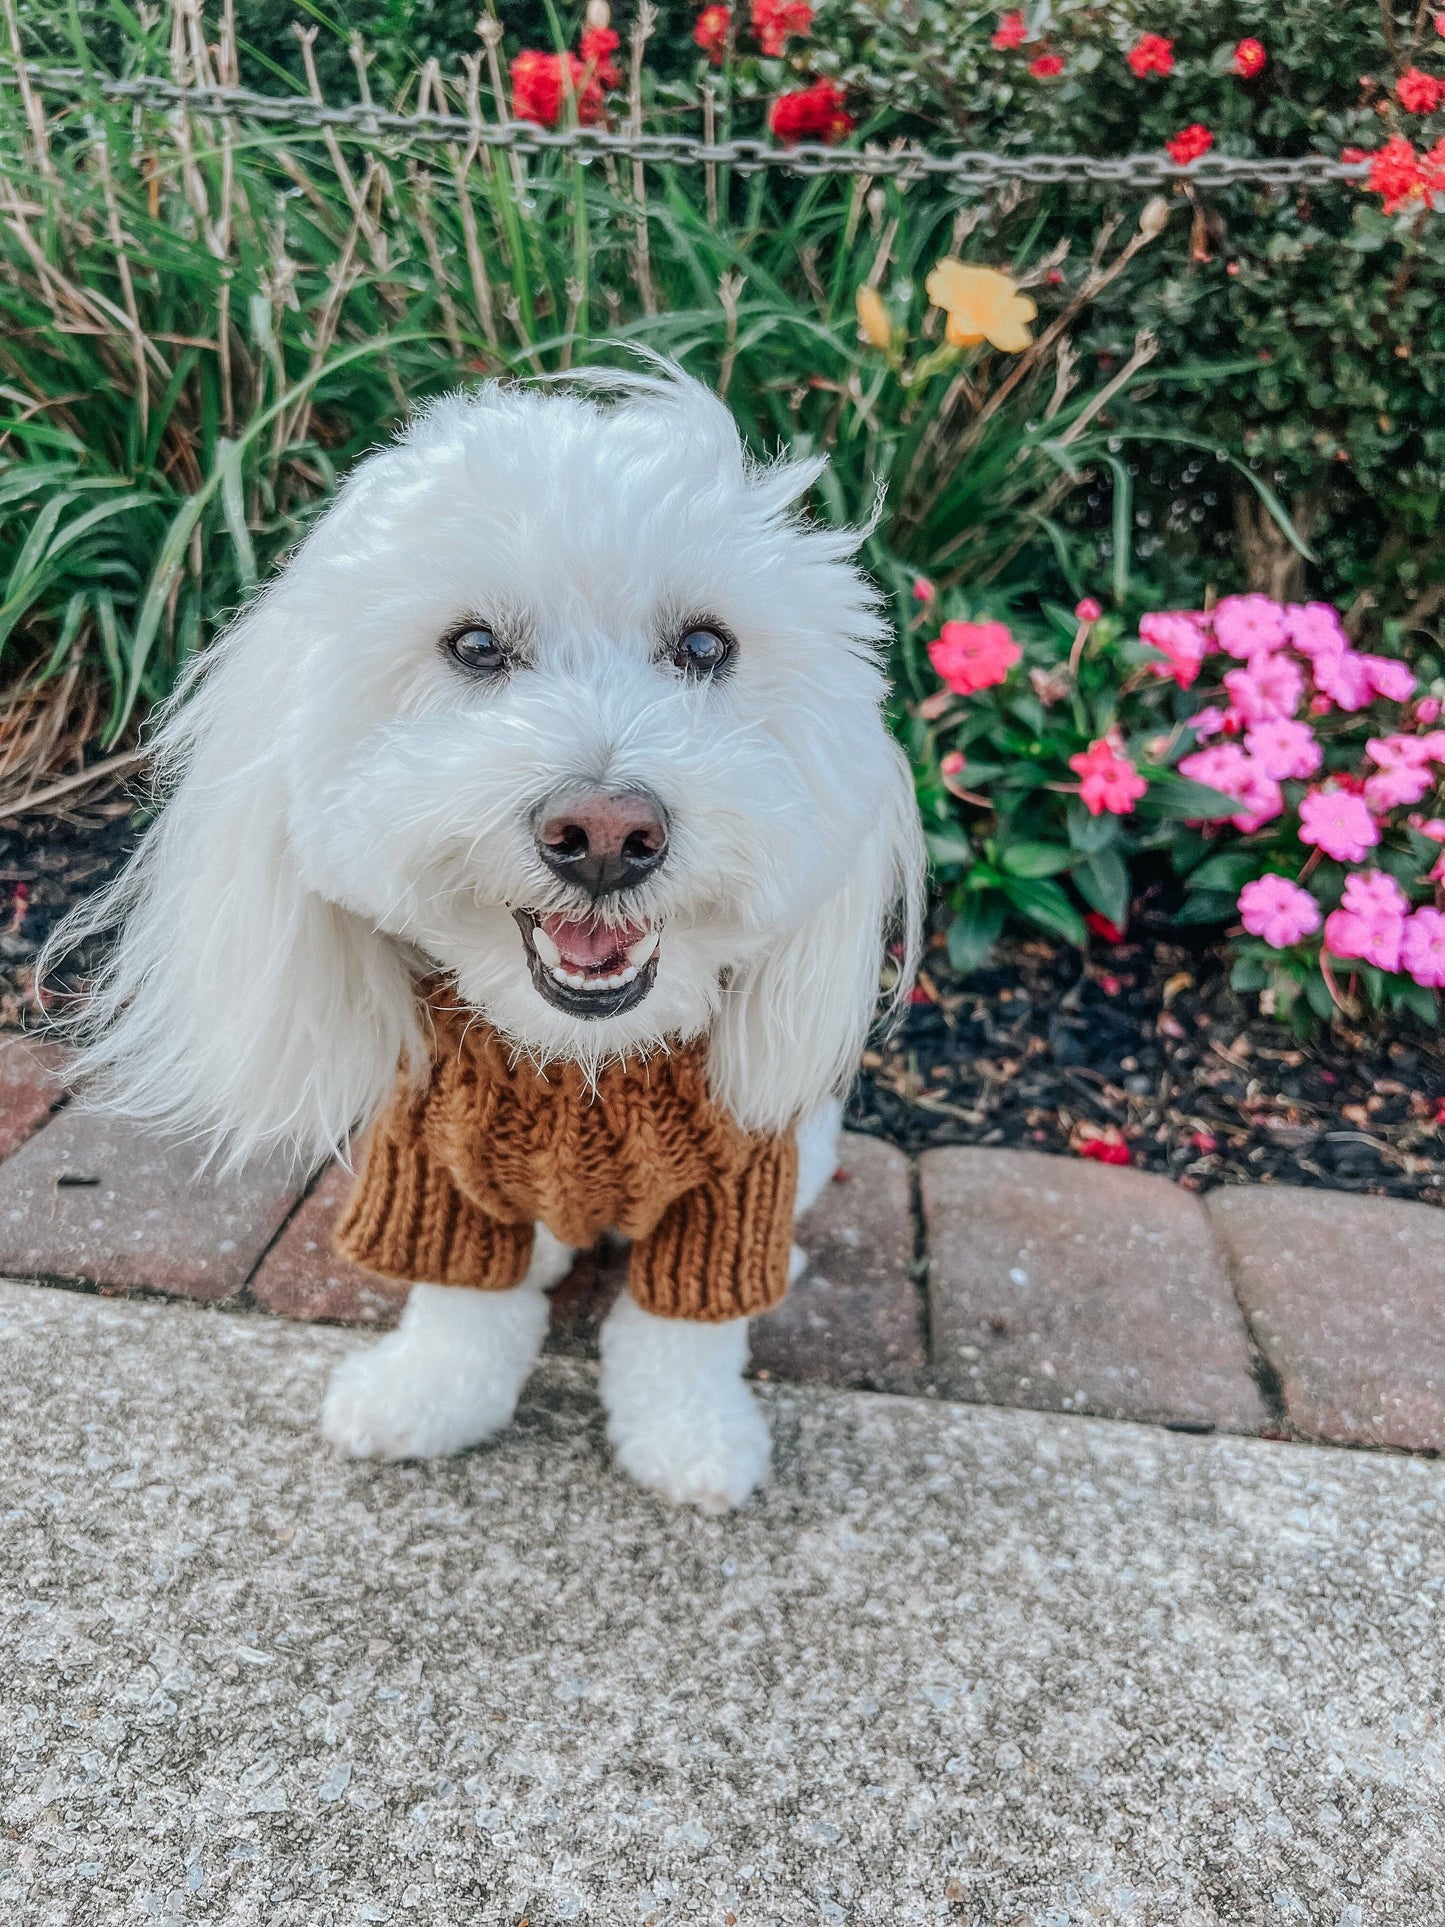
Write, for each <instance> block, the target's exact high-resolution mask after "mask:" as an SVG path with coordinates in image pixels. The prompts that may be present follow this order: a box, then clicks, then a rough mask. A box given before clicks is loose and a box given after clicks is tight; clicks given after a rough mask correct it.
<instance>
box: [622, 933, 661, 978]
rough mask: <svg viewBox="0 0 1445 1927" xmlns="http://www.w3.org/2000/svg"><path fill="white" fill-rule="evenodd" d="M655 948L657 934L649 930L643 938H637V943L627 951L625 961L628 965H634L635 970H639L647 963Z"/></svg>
mask: <svg viewBox="0 0 1445 1927" xmlns="http://www.w3.org/2000/svg"><path fill="white" fill-rule="evenodd" d="M656 948H657V932H656V931H655V930H649V931H648V933H647V935H646V936H645V937H639V938H638V939H637V942H636V943H635V944H633V945H632V946H631V948H630V949H629V950H628V952H627V961H628V962H629V963H630V964H635V965H636V966H637V968H638V969H639V970H641V968H642V966H643V965H644V964H645V963H646V962H647V960H648V958H649V957H651V955H652V953H653V951H654V950H656Z"/></svg>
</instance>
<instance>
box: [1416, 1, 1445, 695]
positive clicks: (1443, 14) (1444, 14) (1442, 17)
mask: <svg viewBox="0 0 1445 1927" xmlns="http://www.w3.org/2000/svg"><path fill="white" fill-rule="evenodd" d="M1440 18H1441V19H1442V20H1445V13H1442V14H1441V16H1440ZM1415 715H1416V718H1417V720H1418V721H1420V722H1422V723H1424V724H1426V726H1427V727H1428V725H1429V724H1431V723H1438V722H1439V720H1440V698H1439V697H1438V696H1422V697H1421V698H1420V700H1419V702H1417V703H1416V705H1415Z"/></svg>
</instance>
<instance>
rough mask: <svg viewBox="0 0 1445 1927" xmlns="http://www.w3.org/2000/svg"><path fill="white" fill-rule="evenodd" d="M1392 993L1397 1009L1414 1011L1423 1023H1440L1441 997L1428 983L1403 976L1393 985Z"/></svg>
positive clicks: (1392, 1000)
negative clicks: (1421, 982)
mask: <svg viewBox="0 0 1445 1927" xmlns="http://www.w3.org/2000/svg"><path fill="white" fill-rule="evenodd" d="M1391 993H1392V994H1391V999H1390V1001H1391V1002H1392V1003H1393V1004H1394V1005H1395V1007H1396V1008H1397V1009H1399V1008H1401V1007H1403V1008H1404V1009H1405V1010H1408V1011H1411V1012H1413V1013H1414V1015H1415V1016H1416V1017H1418V1018H1419V1019H1420V1021H1421V1022H1422V1023H1425V1024H1438V1023H1439V1021H1440V1003H1439V999H1438V998H1437V997H1436V995H1435V993H1434V991H1433V990H1431V989H1430V988H1429V987H1428V985H1426V984H1417V983H1416V982H1415V981H1414V979H1413V978H1411V977H1401V978H1399V979H1398V980H1397V981H1396V982H1395V983H1394V984H1392V985H1391Z"/></svg>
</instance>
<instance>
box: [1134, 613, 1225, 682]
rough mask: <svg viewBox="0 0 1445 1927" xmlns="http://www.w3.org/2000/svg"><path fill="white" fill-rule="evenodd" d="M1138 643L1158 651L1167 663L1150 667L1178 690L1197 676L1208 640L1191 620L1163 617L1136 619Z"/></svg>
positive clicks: (1154, 664) (1183, 617) (1148, 616)
mask: <svg viewBox="0 0 1445 1927" xmlns="http://www.w3.org/2000/svg"><path fill="white" fill-rule="evenodd" d="M1139 640H1140V641H1141V642H1147V643H1148V645H1149V647H1150V648H1151V649H1157V650H1159V652H1160V654H1161V655H1163V656H1166V657H1167V658H1168V661H1167V662H1156V663H1153V664H1151V665H1150V666H1151V667H1152V669H1153V670H1154V673H1155V675H1157V676H1171V675H1172V676H1173V678H1174V680H1175V682H1177V683H1178V685H1179V687H1180V688H1181V689H1188V687H1189V685H1190V684H1191V683H1192V682H1193V681H1194V679H1195V677H1196V676H1197V675H1198V674H1199V666H1200V664H1201V663H1202V662H1203V661H1204V658H1205V656H1206V655H1207V654H1208V653H1209V638H1208V637H1207V636H1206V635H1205V633H1204V631H1203V630H1202V629H1201V628H1200V626H1199V624H1198V623H1197V622H1196V621H1195V620H1194V618H1193V617H1192V616H1187V615H1175V614H1170V613H1167V612H1166V613H1162V614H1159V615H1147V616H1141V617H1140V618H1139Z"/></svg>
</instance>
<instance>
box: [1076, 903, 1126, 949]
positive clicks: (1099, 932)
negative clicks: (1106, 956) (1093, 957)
mask: <svg viewBox="0 0 1445 1927" xmlns="http://www.w3.org/2000/svg"><path fill="white" fill-rule="evenodd" d="M1084 922H1085V923H1086V924H1087V925H1088V926H1089V928H1090V929H1091V930H1092V931H1093V933H1094V935H1095V936H1096V937H1102V938H1103V939H1104V941H1105V943H1122V942H1123V941H1124V932H1123V931H1122V930H1121V929H1120V928H1119V926H1118V924H1117V923H1110V921H1109V919H1108V918H1107V917H1105V916H1101V915H1100V914H1099V912H1098V911H1097V910H1086V911H1085V912H1084Z"/></svg>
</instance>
